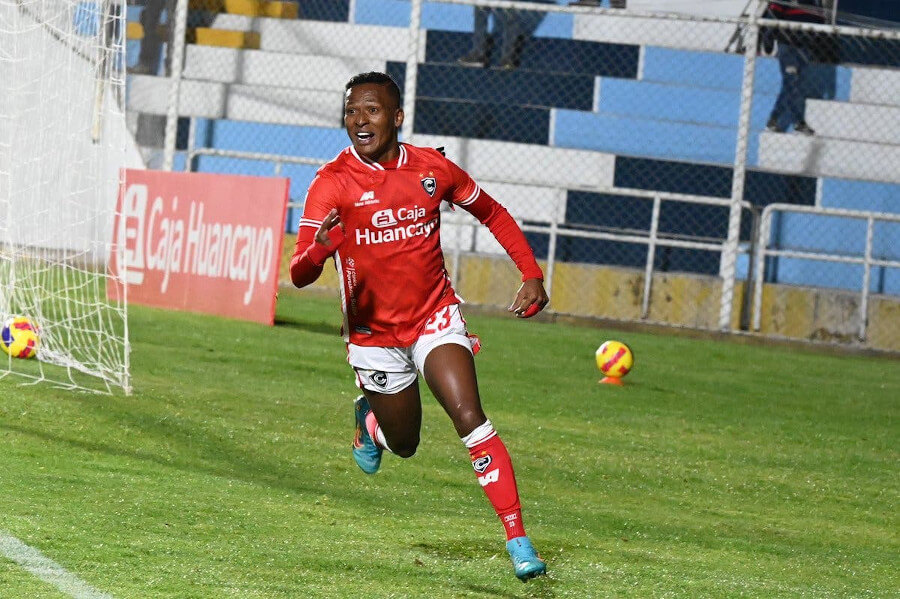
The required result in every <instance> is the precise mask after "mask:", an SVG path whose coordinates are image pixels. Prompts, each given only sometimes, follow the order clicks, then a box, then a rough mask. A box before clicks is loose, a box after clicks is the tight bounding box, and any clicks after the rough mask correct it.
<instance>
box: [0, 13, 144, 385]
mask: <svg viewBox="0 0 900 599" xmlns="http://www.w3.org/2000/svg"><path fill="white" fill-rule="evenodd" d="M123 13H124V5H121V6H120V5H118V4H116V3H113V2H110V1H109V0H98V1H96V2H94V1H85V0H0V98H2V101H0V319H2V320H3V321H5V320H6V319H8V318H10V317H12V316H28V317H29V318H31V319H32V320H33V321H34V322H35V323H36V324H37V326H38V327H39V330H40V345H39V349H38V354H37V357H38V359H37V360H21V359H15V358H11V357H8V356H7V355H6V354H3V353H0V376H2V377H6V376H8V375H11V374H15V375H21V376H24V377H28V378H29V379H31V380H33V381H48V382H53V383H57V384H59V385H62V386H66V387H72V388H81V389H88V390H95V391H104V392H111V391H113V390H114V389H115V388H121V389H124V390H125V392H128V391H129V390H130V381H129V370H128V348H129V346H128V328H127V302H126V298H125V297H108V296H107V286H108V285H107V284H108V282H109V280H110V279H111V278H113V279H115V278H116V277H118V276H119V274H118V273H112V272H110V271H109V269H108V260H109V255H110V250H111V246H112V241H113V232H112V227H113V219H114V214H115V207H116V197H117V191H118V188H119V185H120V183H121V181H120V178H121V177H122V176H123V175H122V173H124V168H123V167H125V166H134V165H135V164H136V161H138V160H139V158H138V157H137V153H136V150H135V149H134V147H133V142H131V140H130V137H129V135H128V133H127V129H126V127H125V118H124V114H123V111H122V105H123V104H122V99H123V93H124V85H123V80H124V72H123V68H124V52H123V33H124V29H123V28H124V17H123ZM112 287H115V286H112Z"/></svg>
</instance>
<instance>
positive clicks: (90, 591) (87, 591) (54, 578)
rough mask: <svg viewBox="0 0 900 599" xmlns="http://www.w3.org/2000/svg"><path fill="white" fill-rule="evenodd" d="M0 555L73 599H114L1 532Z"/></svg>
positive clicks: (33, 549) (35, 550)
mask: <svg viewBox="0 0 900 599" xmlns="http://www.w3.org/2000/svg"><path fill="white" fill-rule="evenodd" d="M0 555H3V556H6V557H7V558H9V559H11V560H12V561H14V562H15V563H17V564H19V565H20V566H21V567H22V568H24V569H26V570H28V571H29V572H31V573H32V574H34V575H35V576H36V577H38V578H40V579H41V580H43V581H44V582H46V583H49V584H52V585H53V586H55V587H56V588H58V589H59V590H60V591H62V592H63V593H65V594H66V595H69V596H70V597H72V598H73V599H113V597H112V595H108V594H106V593H104V592H102V591H98V590H97V589H95V588H94V587H92V586H91V585H89V584H88V583H86V582H85V581H83V580H81V579H80V578H78V577H77V576H75V575H74V574H72V573H71V572H69V571H68V570H66V569H65V568H63V567H62V566H60V565H59V564H57V563H56V562H55V561H53V560H52V559H50V558H49V557H46V556H45V555H44V554H43V553H41V552H40V551H38V550H37V549H35V548H34V547H31V546H29V545H26V544H25V543H23V542H22V541H20V540H19V539H17V538H16V537H14V536H12V535H11V534H9V533H8V532H6V531H5V530H0Z"/></svg>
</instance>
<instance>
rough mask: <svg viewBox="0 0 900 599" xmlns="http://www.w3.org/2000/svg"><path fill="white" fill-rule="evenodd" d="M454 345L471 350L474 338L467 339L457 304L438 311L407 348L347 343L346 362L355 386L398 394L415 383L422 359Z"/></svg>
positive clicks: (475, 339)
mask: <svg viewBox="0 0 900 599" xmlns="http://www.w3.org/2000/svg"><path fill="white" fill-rule="evenodd" d="M446 343H455V344H456V345H461V346H463V347H465V348H466V349H468V350H469V351H470V352H471V351H473V346H474V344H476V343H478V341H477V337H469V334H468V332H467V331H466V322H465V320H463V317H462V314H460V312H459V304H453V305H452V306H447V307H445V308H441V309H440V310H438V311H437V312H435V313H434V315H433V316H432V317H431V318H429V319H428V323H427V324H426V325H425V328H424V329H423V331H422V334H421V335H420V336H419V338H418V339H417V340H416V342H415V343H413V344H412V345H410V346H409V347H369V346H364V345H354V344H353V343H348V344H347V361H348V362H350V366H352V367H353V370H355V371H356V386H357V387H359V388H360V389H367V390H369V391H374V392H376V393H386V394H392V393H399V392H400V391H402V390H404V389H406V388H407V387H409V386H410V385H411V384H413V382H415V380H416V377H417V376H418V374H417V373H418V372H423V371H424V368H425V358H426V357H428V354H429V352H431V350H433V349H434V348H435V347H437V346H439V345H444V344H446Z"/></svg>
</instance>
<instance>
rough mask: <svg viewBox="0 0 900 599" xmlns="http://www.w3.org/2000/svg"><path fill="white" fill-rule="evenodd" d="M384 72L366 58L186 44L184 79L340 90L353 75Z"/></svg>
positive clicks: (380, 65) (381, 66)
mask: <svg viewBox="0 0 900 599" xmlns="http://www.w3.org/2000/svg"><path fill="white" fill-rule="evenodd" d="M384 70H385V61H383V60H377V59H370V58H354V57H331V56H309V55H300V54H284V53H281V52H269V51H265V50H238V49H234V48H214V47H209V46H198V45H189V46H187V54H186V57H185V65H184V76H185V77H186V78H188V79H200V80H205V81H217V82H220V83H241V84H245V85H265V86H272V87H290V88H295V89H319V90H325V91H340V90H342V89H344V85H345V84H346V83H347V81H348V80H349V79H350V77H352V76H354V75H356V74H357V73H365V72H368V71H384Z"/></svg>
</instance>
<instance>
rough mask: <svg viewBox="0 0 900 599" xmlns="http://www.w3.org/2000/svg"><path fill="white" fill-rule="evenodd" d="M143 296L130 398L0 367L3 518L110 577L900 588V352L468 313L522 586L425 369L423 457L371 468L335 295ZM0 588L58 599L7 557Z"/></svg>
mask: <svg viewBox="0 0 900 599" xmlns="http://www.w3.org/2000/svg"><path fill="white" fill-rule="evenodd" d="M130 311H131V319H130V326H131V331H132V338H133V339H132V340H133V347H134V351H133V354H132V362H133V374H134V387H135V393H134V395H132V396H130V397H122V396H112V397H106V396H95V395H89V394H81V393H71V392H66V391H62V390H57V389H54V388H52V387H49V386H46V385H42V386H22V385H19V384H18V383H19V382H20V381H19V380H16V379H14V378H6V379H4V380H2V381H0V398H2V399H0V531H5V534H7V535H12V536H15V537H16V538H18V539H20V540H22V541H23V542H25V543H27V544H29V545H30V546H32V547H35V548H37V549H39V550H40V551H41V552H43V554H44V555H46V556H47V557H49V558H51V559H53V560H55V561H56V562H58V563H59V564H61V565H62V566H64V567H65V568H66V569H67V570H68V571H69V572H71V573H73V574H75V575H76V576H78V577H80V578H81V579H83V580H85V581H86V582H88V583H89V584H91V585H92V586H94V587H95V588H97V589H100V590H101V591H104V592H106V593H108V594H109V595H111V596H112V597H115V598H116V599H120V598H126V597H127V598H142V599H143V598H170V597H171V598H178V599H188V598H219V597H239V598H248V599H249V598H307V597H323V598H349V597H354V596H362V595H365V596H367V597H397V598H409V597H416V598H418V597H422V598H445V597H447V598H449V597H453V598H468V597H476V598H477V597H484V598H487V597H501V598H513V597H545V598H557V597H558V598H561V597H577V598H585V597H691V598H695V597H898V596H900V586H898V582H897V577H896V567H897V564H898V563H900V538H898V531H900V522H898V515H897V512H898V510H897V501H898V495H900V477H898V472H900V470H898V449H897V448H898V447H900V430H898V416H900V413H898V405H900V401H898V399H900V362H898V361H897V360H891V359H885V358H870V357H863V356H826V355H818V354H813V353H806V352H803V351H798V350H795V349H786V348H772V347H754V346H744V345H739V344H733V343H723V342H715V341H703V340H694V339H685V338H678V337H672V336H667V335H660V334H657V335H651V334H639V333H623V332H615V331H610V330H602V329H596V328H585V327H572V326H566V325H561V324H556V325H554V324H549V323H543V322H522V321H519V320H516V319H514V318H495V317H488V316H477V315H470V316H469V318H468V320H469V324H470V327H471V328H472V330H474V331H475V332H477V333H478V334H479V335H480V336H481V337H482V340H483V341H484V345H485V348H484V351H483V352H482V353H481V354H479V356H478V358H477V360H476V361H477V366H478V375H479V380H480V382H481V392H482V397H483V402H484V405H485V408H486V411H487V413H488V415H489V416H490V417H491V419H492V420H493V422H494V424H495V426H496V427H497V429H498V431H499V432H500V434H501V435H502V436H503V438H504V441H505V442H506V444H507V446H508V447H509V449H510V452H511V453H512V456H513V460H514V463H515V467H516V473H517V477H518V481H519V490H520V493H521V496H522V504H523V510H524V519H525V525H526V527H527V529H528V531H529V534H530V536H531V537H532V539H533V541H534V542H535V545H536V546H537V547H538V549H539V550H540V551H541V553H542V555H543V557H545V558H546V559H547V562H548V567H549V572H550V574H549V576H547V577H546V578H544V579H538V580H534V581H531V582H529V583H528V584H527V585H523V584H522V583H520V582H519V581H518V580H516V579H515V578H514V577H513V575H512V570H511V567H510V564H509V561H508V558H507V555H506V552H505V550H504V542H503V541H504V539H503V536H502V534H503V533H502V527H501V525H500V523H499V521H498V520H497V518H496V516H495V515H494V513H493V511H492V510H491V508H490V506H489V504H488V502H487V500H486V499H485V498H484V496H483V494H482V491H481V489H480V488H479V486H478V484H477V483H476V481H475V477H474V475H473V473H472V470H471V466H470V465H469V460H468V455H467V453H466V451H465V449H464V448H463V446H462V444H461V443H460V441H459V440H458V439H457V438H456V437H455V435H454V432H453V428H452V426H451V424H450V421H449V419H448V418H447V417H446V416H445V415H444V414H443V412H442V411H441V409H440V408H439V407H438V406H437V404H436V402H434V400H433V399H432V398H431V396H430V395H429V394H428V393H427V392H426V391H424V387H423V400H424V403H425V412H424V419H423V420H424V421H423V440H422V444H421V446H420V448H419V452H418V454H417V455H416V456H415V457H414V458H412V459H409V460H400V459H398V458H395V457H392V456H387V457H386V458H385V461H384V463H383V466H382V470H381V472H379V473H378V474H377V475H375V476H371V477H367V476H365V475H363V474H362V473H361V472H360V471H359V470H358V469H357V467H356V465H355V464H354V462H353V460H352V458H351V457H350V451H349V446H350V441H351V436H352V426H353V424H352V423H353V416H352V407H351V405H352V403H351V402H352V399H353V398H354V397H355V396H356V390H355V388H354V386H353V379H352V376H351V371H350V369H349V367H348V366H347V364H346V361H345V350H344V348H343V344H342V342H341V340H340V338H339V336H338V334H337V331H338V327H339V323H340V313H339V310H338V307H337V300H336V299H335V298H322V297H317V296H312V295H304V294H296V293H287V292H286V293H282V296H281V298H280V300H279V307H278V318H279V324H278V326H276V327H274V328H268V327H262V326H259V325H255V324H250V323H242V322H235V321H227V320H222V319H217V318H213V317H205V316H198V315H191V314H179V313H169V312H164V311H159V310H151V309H146V308H140V307H132V308H131V309H130ZM607 338H617V339H620V340H622V341H625V342H627V343H628V344H629V345H630V346H631V347H632V349H633V350H634V351H635V355H636V367H635V370H634V372H633V373H632V374H630V375H629V377H628V378H627V383H628V384H627V386H626V387H624V388H610V387H607V386H601V385H598V384H597V379H598V378H599V377H598V372H597V371H596V368H595V366H594V360H593V354H594V350H595V349H596V347H597V346H598V345H599V344H600V342H601V341H603V340H604V339H607ZM0 597H3V598H19V597H21V598H28V599H31V598H42V597H48V598H50V597H52V598H58V597H66V595H65V594H63V593H61V592H60V591H58V590H57V589H56V588H55V587H52V586H50V585H49V584H47V583H44V582H42V581H40V580H39V579H37V578H34V577H33V576H32V575H31V574H29V573H28V572H26V571H24V570H23V569H21V568H20V567H19V566H18V565H16V564H15V563H13V562H12V561H9V560H6V559H4V558H2V557H0Z"/></svg>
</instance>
